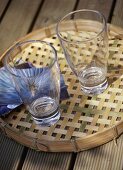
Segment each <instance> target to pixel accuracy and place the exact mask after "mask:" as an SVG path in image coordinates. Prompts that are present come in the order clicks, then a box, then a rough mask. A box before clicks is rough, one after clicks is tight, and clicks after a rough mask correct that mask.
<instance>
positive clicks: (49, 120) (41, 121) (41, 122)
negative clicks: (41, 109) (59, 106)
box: [32, 111, 60, 126]
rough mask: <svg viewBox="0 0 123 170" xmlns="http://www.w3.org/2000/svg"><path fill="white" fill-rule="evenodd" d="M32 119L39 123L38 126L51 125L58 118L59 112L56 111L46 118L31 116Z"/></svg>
mask: <svg viewBox="0 0 123 170" xmlns="http://www.w3.org/2000/svg"><path fill="white" fill-rule="evenodd" d="M32 118H33V120H34V122H35V123H36V124H37V125H40V126H51V125H54V124H55V123H56V122H57V121H58V120H59V118H60V112H59V111H58V112H56V114H55V115H53V116H52V117H48V118H43V119H41V118H40V119H37V118H35V117H33V116H32Z"/></svg>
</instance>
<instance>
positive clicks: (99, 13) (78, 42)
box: [56, 9, 107, 44]
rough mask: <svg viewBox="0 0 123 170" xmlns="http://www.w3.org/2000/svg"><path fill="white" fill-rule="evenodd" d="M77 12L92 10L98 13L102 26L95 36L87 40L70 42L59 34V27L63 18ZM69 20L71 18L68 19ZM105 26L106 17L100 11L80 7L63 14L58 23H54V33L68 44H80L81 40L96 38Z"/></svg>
mask: <svg viewBox="0 0 123 170" xmlns="http://www.w3.org/2000/svg"><path fill="white" fill-rule="evenodd" d="M78 12H94V13H96V14H98V15H100V16H101V18H102V19H103V23H102V25H103V27H102V28H101V29H100V31H99V33H97V34H96V35H95V36H93V37H92V38H89V39H87V40H82V41H76V42H71V41H69V40H67V39H65V38H63V36H62V35H61V34H60V30H59V27H60V24H61V23H62V22H63V21H64V19H66V18H67V17H68V16H70V15H72V14H75V13H78ZM80 19H81V18H80ZM70 20H71V19H70ZM70 20H69V21H70ZM92 21H93V20H92ZM106 27H107V23H106V18H105V16H104V15H103V14H102V13H101V12H99V11H97V10H91V9H80V10H76V11H72V12H69V13H68V14H66V15H65V16H63V17H62V18H61V19H60V20H59V21H58V23H57V25H56V33H57V36H58V37H59V38H60V39H61V40H63V41H64V42H67V43H70V44H75V43H76V44H80V43H82V42H89V41H91V40H92V39H95V38H97V37H98V36H99V35H100V34H101V33H102V32H103V31H104V30H105V28H106Z"/></svg>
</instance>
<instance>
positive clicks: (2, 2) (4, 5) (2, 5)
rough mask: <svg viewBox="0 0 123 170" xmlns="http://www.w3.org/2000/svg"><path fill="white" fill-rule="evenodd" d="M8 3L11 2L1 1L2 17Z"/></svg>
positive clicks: (0, 11) (0, 10) (0, 12)
mask: <svg viewBox="0 0 123 170" xmlns="http://www.w3.org/2000/svg"><path fill="white" fill-rule="evenodd" d="M8 2H9V0H0V17H1V15H2V14H3V11H4V10H5V8H6V5H7V4H8Z"/></svg>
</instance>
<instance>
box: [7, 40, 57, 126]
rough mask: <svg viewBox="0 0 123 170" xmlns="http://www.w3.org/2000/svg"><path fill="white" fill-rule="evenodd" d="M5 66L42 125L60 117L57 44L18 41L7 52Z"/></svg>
mask: <svg viewBox="0 0 123 170" xmlns="http://www.w3.org/2000/svg"><path fill="white" fill-rule="evenodd" d="M4 65H5V68H6V70H7V71H8V72H9V73H10V76H11V77H12V80H13V83H14V85H15V88H16V90H17V92H18V94H19V96H20V97H21V99H22V101H23V103H24V104H25V105H26V107H27V109H28V110H29V112H30V113H31V115H32V117H33V119H34V121H35V122H36V123H37V124H39V125H42V126H49V125H52V124H54V123H56V122H57V121H58V120H59V118H60V112H59V97H60V71H59V65H58V61H57V53H56V50H55V49H54V47H53V46H52V45H51V44H50V43H47V42H44V41H40V40H29V41H24V42H18V43H16V44H15V45H13V46H12V47H11V48H10V50H9V51H8V52H7V53H6V56H5V58H4Z"/></svg>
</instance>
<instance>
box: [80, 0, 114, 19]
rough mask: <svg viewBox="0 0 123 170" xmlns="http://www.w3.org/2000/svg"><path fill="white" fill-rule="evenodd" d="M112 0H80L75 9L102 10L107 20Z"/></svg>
mask: <svg viewBox="0 0 123 170" xmlns="http://www.w3.org/2000/svg"><path fill="white" fill-rule="evenodd" d="M112 3H113V0H108V1H107V0H100V1H99V0H91V1H90V0H80V1H79V4H78V7H77V9H83V8H85V9H93V10H98V11H100V12H102V13H103V14H104V15H105V17H106V19H107V20H108V18H109V15H110V10H111V7H112Z"/></svg>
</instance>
